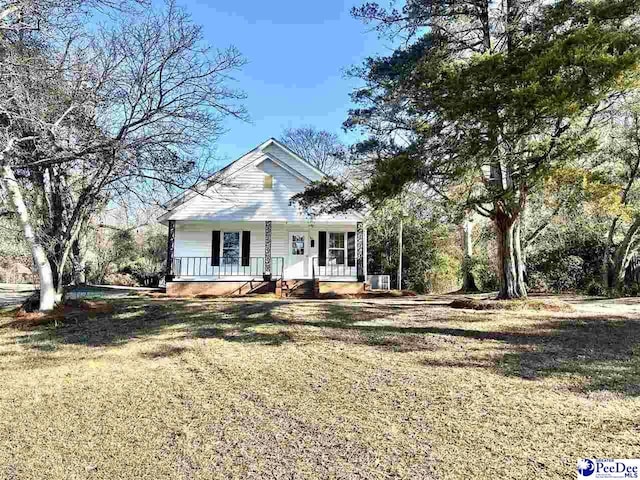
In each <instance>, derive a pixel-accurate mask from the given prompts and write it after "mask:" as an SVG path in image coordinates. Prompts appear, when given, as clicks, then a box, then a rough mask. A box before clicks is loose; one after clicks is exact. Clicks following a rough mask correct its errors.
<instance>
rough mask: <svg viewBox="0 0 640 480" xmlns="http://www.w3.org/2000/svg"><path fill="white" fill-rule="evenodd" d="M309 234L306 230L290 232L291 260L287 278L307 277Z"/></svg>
mask: <svg viewBox="0 0 640 480" xmlns="http://www.w3.org/2000/svg"><path fill="white" fill-rule="evenodd" d="M307 249H308V245H307V234H306V233H305V232H289V262H288V265H287V275H286V276H287V278H305V277H306V271H305V270H306V265H307V256H308V255H309V252H308V251H307Z"/></svg>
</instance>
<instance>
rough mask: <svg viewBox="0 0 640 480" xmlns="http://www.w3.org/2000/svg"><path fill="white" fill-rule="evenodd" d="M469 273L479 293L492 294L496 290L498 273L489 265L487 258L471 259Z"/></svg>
mask: <svg viewBox="0 0 640 480" xmlns="http://www.w3.org/2000/svg"><path fill="white" fill-rule="evenodd" d="M471 273H472V274H473V279H474V280H475V282H476V286H477V287H478V290H480V291H481V292H493V291H495V290H498V286H499V282H498V272H497V271H496V269H495V268H494V267H493V265H491V264H490V263H489V259H488V258H487V257H474V258H473V259H472V265H471Z"/></svg>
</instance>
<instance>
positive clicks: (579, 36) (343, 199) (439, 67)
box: [303, 0, 640, 298]
mask: <svg viewBox="0 0 640 480" xmlns="http://www.w3.org/2000/svg"><path fill="white" fill-rule="evenodd" d="M639 3H640V2H639V1H637V0H613V1H606V2H605V1H581V2H578V1H572V0H563V1H554V2H546V1H542V0H541V1H519V0H505V1H502V2H493V1H490V0H446V1H443V2H440V1H438V2H435V1H432V0H407V2H406V4H405V5H404V7H403V8H402V9H401V10H397V9H390V10H389V9H385V8H383V7H381V6H379V5H378V4H375V3H367V4H365V5H364V6H362V7H360V8H356V9H355V10H354V14H355V15H356V16H357V17H359V18H362V19H364V20H365V21H367V22H374V23H375V24H376V25H377V26H378V28H379V30H380V31H382V32H385V33H389V34H391V35H396V36H397V35H402V36H403V39H404V41H403V42H402V43H401V46H400V47H398V48H397V49H396V50H395V52H394V53H393V54H392V55H390V56H386V57H379V58H370V59H368V60H367V61H366V62H365V64H364V66H363V67H362V68H360V69H357V71H356V73H357V74H358V75H359V76H360V77H361V78H362V79H363V80H364V82H365V86H364V87H363V88H360V89H358V90H357V91H356V92H354V94H353V98H354V100H355V101H356V102H359V103H360V104H361V105H362V107H363V108H360V109H356V110H353V111H352V112H351V114H350V117H349V120H348V121H347V126H349V127H354V128H357V127H361V128H363V129H364V130H365V131H366V132H368V133H369V134H370V138H369V139H368V140H367V141H365V142H363V143H362V144H361V145H359V147H358V149H357V151H358V152H359V153H360V154H362V155H363V157H364V158H365V161H366V162H369V163H372V164H373V165H374V166H375V169H374V176H373V178H372V180H371V181H370V182H369V184H368V186H367V188H366V189H364V190H363V191H361V192H359V194H358V195H351V194H348V193H341V188H340V185H326V184H325V185H315V186H313V187H312V188H311V189H310V190H309V192H308V194H307V195H305V198H304V199H303V204H305V203H306V204H307V205H311V204H312V203H313V202H315V201H318V200H319V199H323V200H328V201H327V202H325V203H324V205H325V207H324V208H328V209H339V208H350V207H353V206H356V205H357V204H358V201H362V199H363V198H366V199H368V201H369V202H375V201H376V199H378V198H386V197H389V196H393V195H396V194H398V193H399V192H401V191H403V190H404V189H405V188H406V187H407V186H414V185H416V184H418V185H424V186H426V187H427V188H428V189H430V190H432V191H436V192H438V193H439V194H440V195H442V196H443V197H446V198H447V199H449V200H450V201H451V202H452V203H456V204H464V207H467V208H473V209H474V210H475V211H476V212H478V213H479V214H481V215H483V216H485V217H488V218H490V219H491V221H492V222H493V225H494V227H495V230H496V237H497V243H498V249H497V250H498V263H499V277H500V292H499V297H500V298H517V297H525V296H526V295H527V289H526V284H525V259H524V255H523V252H522V247H521V244H522V233H521V230H522V222H521V216H522V212H523V211H524V209H525V207H526V204H527V200H528V196H529V195H530V193H531V192H532V191H534V190H535V189H536V188H538V187H539V186H540V185H541V184H542V181H543V179H544V177H545V175H546V174H547V172H548V171H549V170H550V169H551V168H554V167H557V166H559V165H563V164H568V163H570V162H572V161H574V160H575V159H576V158H579V157H580V156H582V155H584V154H585V153H586V152H590V151H592V150H593V149H594V148H595V146H596V142H595V141H594V139H593V137H592V136H591V135H589V134H590V132H591V131H592V129H593V128H594V126H595V125H596V122H595V121H596V120H597V119H598V118H599V115H600V114H601V113H602V112H603V111H604V110H606V109H607V108H609V107H610V106H611V105H612V104H613V103H614V102H615V99H616V97H617V95H618V94H620V93H621V92H623V91H625V90H627V89H631V88H633V82H632V78H631V75H629V73H630V72H632V71H634V69H635V68H636V66H637V63H638V57H639V54H640V52H639V49H638V45H639V43H640V35H639V34H638V30H637V28H636V26H635V22H633V21H632V19H633V18H634V17H635V16H636V15H637V13H638V8H639ZM452 192H455V194H453V195H452ZM340 206H341V207H340Z"/></svg>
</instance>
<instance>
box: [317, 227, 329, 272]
mask: <svg viewBox="0 0 640 480" xmlns="http://www.w3.org/2000/svg"><path fill="white" fill-rule="evenodd" d="M318 265H319V266H321V267H326V266H327V232H318Z"/></svg>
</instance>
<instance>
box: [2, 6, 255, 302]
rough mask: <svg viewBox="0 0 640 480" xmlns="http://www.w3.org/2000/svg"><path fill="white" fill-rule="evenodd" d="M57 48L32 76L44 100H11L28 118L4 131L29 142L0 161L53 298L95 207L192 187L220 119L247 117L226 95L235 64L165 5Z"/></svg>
mask: <svg viewBox="0 0 640 480" xmlns="http://www.w3.org/2000/svg"><path fill="white" fill-rule="evenodd" d="M62 45H63V47H62V48H59V49H58V50H56V52H55V53H56V55H55V56H54V59H55V61H53V62H49V63H46V64H44V66H43V68H42V69H41V71H40V72H39V73H40V76H41V77H42V82H41V88H40V89H38V92H41V90H44V91H45V93H44V94H41V95H39V96H38V95H36V96H33V95H32V96H30V97H29V96H27V95H23V96H21V97H20V98H21V99H25V100H24V102H23V103H24V104H25V105H23V106H22V108H21V109H20V111H21V112H29V113H30V114H29V115H26V116H25V115H21V116H20V118H27V120H26V121H16V122H14V123H15V125H14V126H13V128H11V129H9V130H11V131H15V130H20V129H18V128H17V126H18V125H22V123H24V124H25V125H26V128H23V129H22V130H28V131H29V132H31V133H30V134H29V135H28V136H23V137H21V138H20V139H19V140H18V141H19V143H20V148H18V149H14V153H13V155H12V157H11V158H10V159H7V158H5V159H4V162H3V164H4V166H5V173H6V172H7V169H8V170H10V171H11V172H14V171H15V172H17V175H14V177H15V178H16V182H15V185H16V187H17V188H22V189H23V190H27V191H29V198H30V203H29V207H30V208H29V209H28V211H29V212H28V213H30V221H31V223H32V224H34V225H36V226H37V230H38V231H39V235H37V238H36V240H37V241H38V243H40V244H44V245H45V246H46V248H45V250H46V255H47V260H48V262H47V263H48V264H49V267H50V269H51V270H52V271H53V284H54V286H55V289H56V290H57V294H58V297H59V296H60V294H61V293H62V286H63V275H64V269H65V266H66V265H67V262H68V259H69V256H70V254H71V250H72V248H73V245H74V242H75V241H76V240H77V238H78V234H79V231H80V229H81V227H82V225H83V224H86V222H87V220H88V218H89V217H90V216H91V215H92V213H93V212H94V211H95V209H96V208H97V207H98V206H100V205H105V204H107V203H108V202H111V201H114V199H117V198H121V197H126V196H131V195H133V196H135V197H137V198H139V199H142V200H149V201H153V200H154V199H156V200H161V199H162V195H161V192H160V190H170V189H172V188H185V187H187V188H188V187H193V186H195V185H200V184H201V183H202V180H203V179H204V178H208V176H209V170H208V166H207V162H206V160H207V158H208V154H207V152H208V151H209V150H210V147H211V145H212V143H213V142H215V140H216V138H217V136H218V135H219V134H220V133H221V132H222V121H223V119H224V118H225V117H227V116H233V117H238V118H244V116H245V113H244V110H243V109H242V107H239V106H238V105H237V103H238V101H239V100H241V99H242V98H243V95H242V93H240V92H237V91H235V90H233V89H230V88H229V87H228V83H229V75H230V74H231V72H232V71H234V70H235V69H237V68H239V67H241V66H242V65H243V62H244V61H243V59H242V57H241V56H240V54H239V53H238V52H237V51H236V50H235V49H234V48H228V49H225V50H214V49H212V48H211V47H209V46H207V45H205V44H204V43H203V41H202V32H201V29H200V27H198V26H196V25H194V24H193V23H192V22H191V20H190V18H189V16H188V15H187V14H186V13H185V12H184V11H182V10H181V9H179V8H178V7H176V6H175V5H174V4H173V3H168V4H167V5H166V7H165V8H164V10H163V11H162V12H160V13H157V12H153V11H151V12H149V13H147V14H146V15H144V16H142V17H140V18H131V17H126V16H123V17H122V18H121V19H120V20H119V21H118V23H117V24H115V25H111V26H110V27H103V28H102V29H100V30H99V31H98V33H95V34H89V33H86V34H84V35H77V34H74V35H73V36H69V37H68V38H67V39H66V41H65V42H64V43H63V44H62ZM47 82H48V83H49V84H50V88H49V89H48V90H47V89H46V88H44V86H45V83H47ZM51 91H53V92H54V93H55V98H54V96H53V95H51V94H50V92H51ZM33 99H35V103H37V104H36V105H34V100H33ZM40 106H46V107H47V108H44V109H41V108H39V107H40ZM41 112H47V114H46V115H44V116H43V115H42V114H41ZM9 117H11V118H18V115H9ZM21 122H22V123H21ZM12 145H16V142H13V143H12ZM7 178H10V174H8V175H7ZM14 197H15V198H17V197H16V196H15V195H14ZM23 200H24V196H23ZM25 231H26V230H25ZM45 273H46V272H45ZM41 307H42V304H41ZM46 307H48V305H45V308H46Z"/></svg>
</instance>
